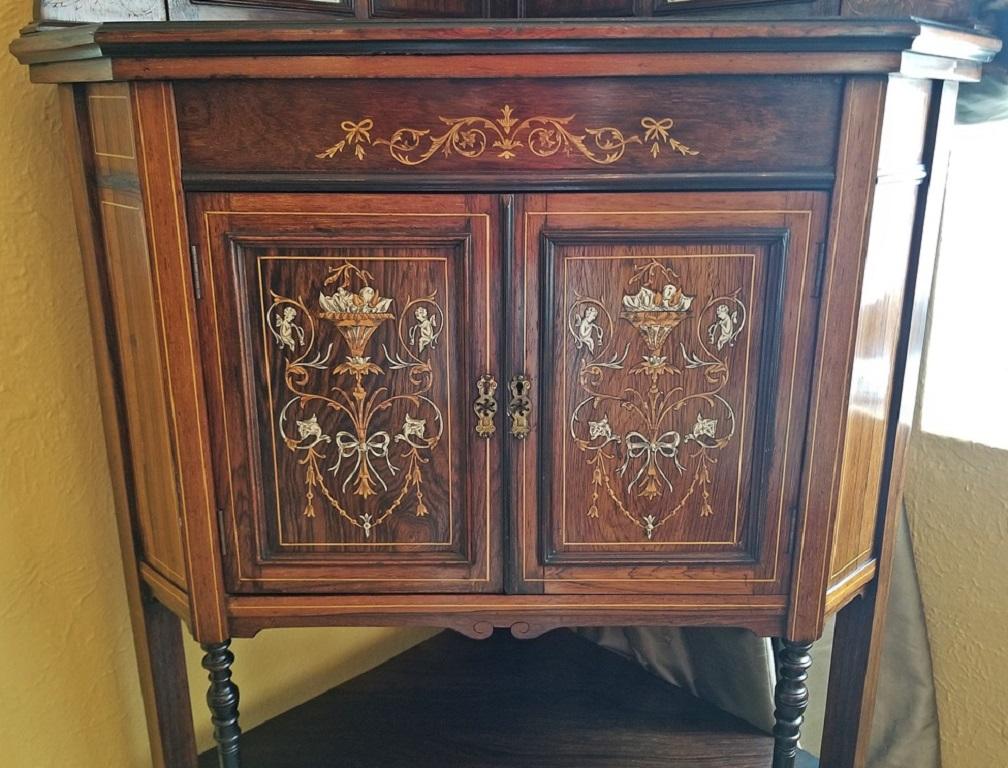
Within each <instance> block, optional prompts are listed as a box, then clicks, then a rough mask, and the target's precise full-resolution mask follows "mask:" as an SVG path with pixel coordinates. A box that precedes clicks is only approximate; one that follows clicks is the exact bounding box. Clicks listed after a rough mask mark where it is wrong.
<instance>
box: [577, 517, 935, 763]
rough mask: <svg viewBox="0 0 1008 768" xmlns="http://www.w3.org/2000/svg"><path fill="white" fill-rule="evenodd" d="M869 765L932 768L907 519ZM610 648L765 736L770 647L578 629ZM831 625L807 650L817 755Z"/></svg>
mask: <svg viewBox="0 0 1008 768" xmlns="http://www.w3.org/2000/svg"><path fill="white" fill-rule="evenodd" d="M894 557H895V561H894V569H893V580H892V593H891V598H890V601H889V610H888V616H887V624H886V632H885V638H884V641H883V652H882V672H881V678H880V684H879V693H878V697H877V700H876V708H875V723H874V727H873V737H872V750H871V758H870V761H869V764H868V768H939V766H940V764H941V761H940V755H939V746H938V714H937V710H936V706H935V695H934V683H933V679H932V676H931V651H930V648H929V646H928V640H927V631H926V628H925V625H924V610H923V607H922V605H921V600H920V590H919V588H918V586H917V573H916V571H915V569H914V564H913V552H912V550H911V547H910V537H909V530H908V527H907V523H906V517H905V515H904V516H903V517H902V519H901V521H900V527H899V531H898V533H897V541H896V551H895V555H894ZM579 631H580V632H581V633H582V634H584V635H585V636H587V637H590V638H591V639H593V640H595V641H596V642H598V643H599V644H601V645H603V646H604V647H606V648H609V649H610V650H613V651H615V652H617V653H620V654H622V655H624V656H627V657H629V658H632V659H636V660H637V661H638V662H639V663H640V664H641V665H642V666H644V667H645V668H647V669H649V670H651V671H652V672H653V673H655V674H656V675H658V676H659V677H661V678H663V679H665V680H667V681H669V682H671V683H673V684H675V685H678V686H680V687H682V688H685V689H686V690H688V691H690V692H692V693H693V694H694V695H696V696H699V697H700V698H703V699H705V700H707V701H709V702H711V703H712V704H715V705H716V706H718V707H720V708H721V709H724V710H725V711H727V712H731V713H732V714H735V715H738V716H739V717H741V718H743V719H745V720H748V721H749V722H751V723H752V724H753V725H755V726H757V727H758V728H762V729H763V730H766V731H769V730H770V729H771V728H772V727H773V681H774V676H775V666H774V662H773V653H772V650H771V646H770V641H769V640H763V639H760V638H758V637H756V636H755V635H754V634H752V633H751V632H749V631H747V630H741V629H709V628H689V629H676V628H671V627H607V628H591V629H588V628H586V629H582V630H579ZM832 639H833V626H832V623H830V624H829V625H828V626H827V630H826V632H825V633H824V634H823V637H822V639H821V640H819V642H817V643H816V644H815V646H814V648H813V651H812V658H813V662H814V663H813V667H812V670H811V673H810V679H809V689H810V693H811V697H812V699H811V702H812V703H811V704H810V706H809V712H808V715H807V717H806V723H805V726H804V728H803V739H802V747H803V748H804V749H806V750H808V751H810V752H812V753H813V754H815V753H818V751H819V744H820V741H821V738H822V721H823V710H824V707H825V703H826V689H827V682H828V680H829V655H830V651H831V649H832Z"/></svg>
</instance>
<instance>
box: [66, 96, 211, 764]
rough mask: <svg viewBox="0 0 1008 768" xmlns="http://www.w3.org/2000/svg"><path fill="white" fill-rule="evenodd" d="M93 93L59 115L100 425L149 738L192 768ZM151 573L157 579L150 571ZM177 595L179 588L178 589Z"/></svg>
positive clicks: (156, 755)
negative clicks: (135, 409) (132, 440)
mask: <svg viewBox="0 0 1008 768" xmlns="http://www.w3.org/2000/svg"><path fill="white" fill-rule="evenodd" d="M86 97H87V94H86V92H84V89H81V90H80V91H78V92H74V90H73V89H72V88H71V87H70V86H63V87H61V88H60V89H59V104H60V112H61V116H62V119H63V129H64V131H66V139H67V141H66V154H67V173H68V181H69V185H70V191H71V193H72V195H73V201H74V213H75V220H76V224H77V235H78V240H79V243H80V247H81V256H82V257H83V258H82V262H83V270H84V283H85V289H86V291H87V299H88V302H87V303H88V310H89V315H90V319H91V338H92V341H93V343H94V353H95V365H96V369H97V371H96V372H97V375H98V384H99V388H98V392H99V397H100V400H101V407H102V426H103V428H104V432H105V448H106V450H107V452H108V463H109V470H110V476H111V481H112V495H113V498H114V501H115V507H116V524H117V525H116V527H117V529H118V534H119V546H120V550H121V552H122V565H123V577H124V581H125V588H126V590H125V591H126V598H127V602H128V604H129V611H130V622H131V624H132V628H133V646H134V651H135V655H136V660H137V672H138V676H139V678H140V679H139V683H140V692H141V694H142V696H143V701H144V713H145V715H146V721H147V733H148V736H149V738H150V748H151V765H152V768H194V765H195V752H196V744H195V739H194V738H193V726H192V721H191V720H190V719H189V718H184V717H178V716H177V713H178V712H187V711H189V708H190V706H189V687H188V682H187V680H186V672H185V661H184V659H183V658H182V632H181V623H180V621H179V616H181V617H182V618H183V619H185V620H188V618H189V606H188V605H187V604H186V605H175V606H174V610H176V611H178V616H175V615H173V614H172V613H171V611H169V610H168V609H167V608H166V607H165V606H163V605H162V604H160V603H158V602H156V601H154V600H151V599H150V598H149V594H148V591H147V589H146V588H145V587H144V586H143V585H142V584H141V582H140V571H141V569H143V568H144V567H145V566H144V564H143V563H142V561H141V560H140V557H141V552H140V543H139V542H138V537H137V533H136V531H137V523H136V519H135V513H134V509H135V507H136V502H135V501H134V493H133V490H132V487H133V483H132V479H131V478H132V473H131V469H130V458H129V439H128V431H127V429H126V423H125V422H126V419H125V404H124V402H123V387H122V384H121V380H122V379H121V377H122V369H121V367H120V364H119V355H118V352H117V347H118V342H117V340H116V331H115V320H114V317H113V312H112V306H111V305H112V301H111V299H110V298H109V296H110V291H109V284H108V282H109V281H108V274H107V271H106V270H105V269H104V264H105V261H106V256H105V249H104V242H103V238H102V237H101V234H100V230H101V215H100V213H99V210H98V208H99V205H98V195H97V189H96V183H95V181H96V173H95V167H94V161H93V155H92V154H91V153H90V151H89V148H90V147H91V139H90V136H89V133H90V126H89V123H90V116H89V115H88V109H87V103H88V102H87V98H86ZM148 572H149V573H155V571H153V569H148ZM173 588H174V589H175V590H176V591H177V589H178V588H177V587H173Z"/></svg>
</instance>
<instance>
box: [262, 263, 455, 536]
mask: <svg viewBox="0 0 1008 768" xmlns="http://www.w3.org/2000/svg"><path fill="white" fill-rule="evenodd" d="M272 299H273V303H272V305H271V306H270V307H269V308H268V309H267V312H266V318H265V319H266V325H267V327H268V328H269V330H270V333H271V334H272V336H273V338H274V340H275V341H276V343H277V345H278V347H280V349H281V350H282V352H283V384H284V388H285V390H286V400H285V402H284V405H283V407H282V408H281V410H280V413H279V416H278V418H277V423H278V427H279V430H280V433H281V435H282V439H283V444H284V445H285V446H286V448H287V449H288V450H290V451H291V452H292V453H295V454H296V455H298V456H299V457H300V458H299V459H298V464H299V465H300V466H301V467H303V476H304V479H303V483H304V511H303V514H304V516H306V517H315V516H316V514H317V512H318V509H319V504H320V503H321V504H323V506H324V507H325V508H328V509H331V510H332V511H333V512H335V513H336V514H337V515H338V516H339V517H340V518H342V519H343V520H344V521H345V522H347V523H349V524H350V525H352V526H354V527H355V528H357V529H359V530H360V532H361V533H362V534H363V535H364V537H365V538H370V537H371V536H372V534H373V533H374V531H375V530H376V529H377V528H379V527H380V526H381V525H382V524H383V523H385V522H386V521H387V520H388V518H389V517H390V516H391V515H392V514H394V513H395V512H396V511H398V510H400V509H402V508H404V507H406V506H407V505H408V504H409V502H410V501H411V500H412V501H413V506H412V509H413V513H414V514H415V515H416V516H417V517H425V516H427V515H428V514H429V509H428V507H427V505H426V503H425V501H424V469H423V468H424V466H425V465H427V464H429V462H430V457H431V452H432V451H433V449H434V448H435V447H436V446H437V445H438V444H439V442H440V441H441V438H442V434H443V432H444V423H443V419H442V414H441V410H440V408H439V407H438V406H437V404H436V403H435V402H434V400H433V399H431V396H430V395H431V389H432V386H433V383H434V376H435V373H434V370H433V367H432V365H431V363H430V361H429V360H428V359H426V356H425V355H424V356H422V355H423V354H424V353H425V352H428V351H429V349H430V348H431V347H432V346H434V344H435V343H436V341H437V336H438V332H437V331H436V330H435V327H436V326H438V325H440V324H441V323H443V315H442V312H441V308H440V306H439V305H438V302H437V295H436V293H435V294H431V295H428V296H421V297H419V298H417V299H411V298H409V297H407V298H406V300H405V302H404V303H403V305H402V310H401V311H397V307H396V306H395V304H396V300H395V299H394V298H393V297H391V296H384V295H382V291H381V290H380V289H379V287H378V286H376V285H375V282H374V276H373V275H372V274H371V273H370V272H368V271H367V270H365V269H362V268H361V267H359V266H357V265H355V264H353V263H351V262H349V261H344V262H343V263H342V264H340V265H339V266H336V267H333V268H332V269H330V271H329V273H328V275H327V276H326V277H325V279H324V280H323V281H322V285H321V287H320V290H319V293H318V300H317V301H318V310H317V311H313V310H312V309H310V308H309V306H308V304H307V303H306V302H305V301H304V299H303V298H301V297H297V298H289V297H285V296H281V295H279V294H277V293H272ZM410 318H412V319H413V325H412V326H410V327H407V326H408V325H409V319H410ZM320 322H323V323H331V324H332V325H333V326H335V328H336V330H337V331H338V332H339V335H340V337H341V338H342V341H343V342H344V343H345V345H346V347H345V349H343V350H342V352H343V354H342V356H340V355H339V354H338V353H339V352H340V351H341V350H340V349H339V346H340V344H339V342H337V343H330V344H328V345H325V346H324V348H323V344H322V343H321V342H320V337H319V333H318V331H319V326H318V323H320ZM385 323H393V325H394V327H395V334H394V340H395V342H396V343H395V345H394V346H395V349H394V350H393V351H390V350H389V349H388V347H387V346H386V345H384V344H383V345H382V347H381V351H382V353H383V356H381V357H375V351H374V350H373V349H372V346H373V345H372V336H373V335H374V333H375V332H376V331H377V330H378V329H379V328H380V327H381V326H383V325H384V324H385ZM390 371H404V372H405V379H406V382H407V383H408V389H407V391H405V392H401V393H395V394H393V390H392V388H391V383H390V382H389V381H388V375H389V372H390ZM313 372H314V377H313ZM320 373H323V374H327V378H328V380H329V383H328V384H326V385H324V386H318V385H315V386H310V385H311V383H312V382H313V381H317V377H318V375H319V374H320ZM348 380H349V381H348ZM372 382H374V383H372ZM348 383H349V384H350V386H347V384H348ZM396 404H399V406H400V408H401V407H402V406H405V408H406V412H405V416H404V417H403V420H402V423H401V425H400V426H399V427H398V431H395V430H396V428H395V427H390V426H388V425H387V417H385V422H386V426H385V428H384V429H383V428H380V424H381V419H379V416H380V415H381V414H384V413H388V412H390V410H391V409H392V408H393V406H394V405H396ZM400 412H401V411H400ZM295 414H299V416H297V417H295ZM323 416H325V418H323ZM291 422H293V427H292V425H291ZM325 424H329V425H332V426H330V427H326V426H324V425H325ZM292 428H293V434H291V430H292ZM380 494H385V496H384V498H386V501H385V503H383V504H380V505H379V508H378V509H373V510H370V511H356V510H354V511H351V509H350V507H351V506H360V505H362V504H363V503H364V500H367V499H369V498H370V497H373V496H378V497H379V499H381V498H383V497H382V496H381V495H380ZM354 497H357V498H359V499H360V500H361V501H360V502H358V503H357V504H355V505H351V504H350V503H348V499H352V498H354ZM372 503H373V502H372Z"/></svg>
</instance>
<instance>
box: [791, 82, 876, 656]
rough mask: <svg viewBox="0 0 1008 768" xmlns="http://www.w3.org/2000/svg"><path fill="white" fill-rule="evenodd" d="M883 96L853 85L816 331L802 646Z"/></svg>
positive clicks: (800, 569) (816, 602)
mask: <svg viewBox="0 0 1008 768" xmlns="http://www.w3.org/2000/svg"><path fill="white" fill-rule="evenodd" d="M884 97H885V81H884V80H881V79H877V78H851V80H849V81H848V84H847V92H846V97H845V106H844V117H843V124H842V129H841V130H842V132H841V138H840V145H839V154H838V159H837V164H838V168H837V182H836V188H835V190H834V193H833V196H832V201H831V202H832V210H831V213H830V229H829V241H828V242H829V247H828V248H827V259H826V262H825V267H824V271H823V301H822V305H821V307H820V311H819V318H818V325H817V327H816V330H815V333H816V336H817V343H816V350H817V351H816V361H815V372H814V378H813V383H812V401H811V403H812V405H811V415H810V418H809V425H808V432H807V435H806V438H805V456H804V459H803V462H804V467H805V473H804V477H803V478H802V484H803V487H802V500H801V505H800V508H799V521H800V522H799V529H798V538H797V547H796V555H797V557H796V563H795V574H794V583H793V586H792V588H791V599H792V603H791V606H790V610H789V619H788V621H789V626H788V635H787V636H788V638H789V639H791V640H796V641H812V640H815V639H816V638H818V637H819V635H820V634H821V632H822V622H823V616H824V608H825V600H826V583H827V577H828V572H829V560H830V553H831V552H832V537H833V532H834V523H835V519H836V518H835V514H836V502H837V496H838V483H839V477H840V463H841V460H842V457H843V450H844V448H843V446H844V429H845V426H846V423H847V411H848V405H847V404H848V393H849V391H850V372H851V366H852V362H853V355H854V340H855V331H856V328H857V310H858V297H859V295H860V289H861V266H862V264H863V261H864V254H865V249H866V248H867V245H868V238H867V235H868V224H869V220H870V216H871V199H872V193H873V191H874V188H875V180H876V168H877V158H878V147H879V140H880V128H881V122H882V109H883V104H884Z"/></svg>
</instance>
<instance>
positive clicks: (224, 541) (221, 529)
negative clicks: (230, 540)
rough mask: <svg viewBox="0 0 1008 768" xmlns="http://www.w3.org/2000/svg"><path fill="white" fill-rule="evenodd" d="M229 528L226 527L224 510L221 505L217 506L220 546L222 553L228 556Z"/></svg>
mask: <svg viewBox="0 0 1008 768" xmlns="http://www.w3.org/2000/svg"><path fill="white" fill-rule="evenodd" d="M226 530H227V529H225V528H224V510H223V509H221V508H220V507H218V508H217V534H218V536H220V546H221V554H222V555H223V556H224V557H227V556H228V546H227V532H226Z"/></svg>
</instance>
